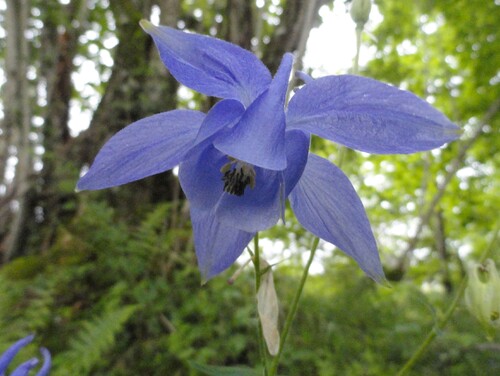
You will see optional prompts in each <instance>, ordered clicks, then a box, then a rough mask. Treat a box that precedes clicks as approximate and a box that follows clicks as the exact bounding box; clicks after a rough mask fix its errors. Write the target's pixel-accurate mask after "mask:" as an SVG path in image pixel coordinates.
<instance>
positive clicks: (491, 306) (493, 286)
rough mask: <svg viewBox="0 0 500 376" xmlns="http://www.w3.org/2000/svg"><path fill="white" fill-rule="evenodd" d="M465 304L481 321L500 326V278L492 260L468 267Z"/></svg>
mask: <svg viewBox="0 0 500 376" xmlns="http://www.w3.org/2000/svg"><path fill="white" fill-rule="evenodd" d="M465 304H466V305H467V308H468V309H469V310H470V312H471V313H472V314H473V315H474V316H476V318H477V319H478V320H479V321H480V322H481V323H483V324H486V325H491V326H493V327H496V328H499V327H500V278H499V277H498V272H497V269H496V267H495V264H494V262H493V261H492V260H490V259H488V260H486V262H485V263H484V264H477V265H474V266H473V267H472V268H470V270H469V283H468V285H467V288H466V290H465Z"/></svg>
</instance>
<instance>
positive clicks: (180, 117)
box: [77, 110, 205, 190]
mask: <svg viewBox="0 0 500 376" xmlns="http://www.w3.org/2000/svg"><path fill="white" fill-rule="evenodd" d="M204 117H205V115H204V114H203V113H201V112H198V111H190V110H174V111H169V112H163V113H160V114H157V115H153V116H150V117H147V118H144V119H141V120H139V121H136V122H135V123H132V124H131V125H129V126H127V127H126V128H124V129H122V130H121V131H119V132H118V133H116V134H115V135H114V136H113V137H111V139H110V140H109V141H108V142H107V143H106V144H105V145H104V146H103V147H102V149H101V150H100V151H99V153H98V154H97V156H96V158H95V161H94V163H93V164H92V166H91V167H90V170H89V171H88V172H87V173H86V174H85V175H84V176H83V177H82V178H81V179H80V181H79V182H78V184H77V189H79V190H84V189H91V190H93V189H102V188H108V187H113V186H116V185H121V184H125V183H129V182H131V181H134V180H139V179H142V178H144V177H146V176H150V175H154V174H157V173H160V172H163V171H167V170H169V169H171V168H173V167H175V166H176V165H178V164H179V163H180V162H181V161H182V159H183V158H184V156H185V154H186V152H187V151H188V150H189V148H190V147H191V146H193V142H194V140H195V139H196V135H197V134H198V130H199V128H200V124H201V123H202V121H203V119H204Z"/></svg>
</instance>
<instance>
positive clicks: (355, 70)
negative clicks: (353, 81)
mask: <svg viewBox="0 0 500 376" xmlns="http://www.w3.org/2000/svg"><path fill="white" fill-rule="evenodd" d="M362 33H363V26H356V56H354V66H353V67H352V74H358V73H359V52H360V51H361V35H362Z"/></svg>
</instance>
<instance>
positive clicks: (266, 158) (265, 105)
mask: <svg viewBox="0 0 500 376" xmlns="http://www.w3.org/2000/svg"><path fill="white" fill-rule="evenodd" d="M292 64H293V55H291V54H285V56H283V60H282V62H281V65H280V67H279V69H278V72H277V73H276V76H275V78H274V80H273V82H272V83H271V86H270V87H269V90H267V91H265V92H264V93H263V94H262V95H260V96H259V97H258V98H257V99H256V100H255V102H253V103H252V104H251V105H250V107H248V109H247V111H246V112H245V114H244V115H243V117H242V119H241V121H240V122H239V123H238V124H237V125H236V126H235V127H234V131H233V132H231V133H228V134H224V135H223V136H221V137H219V138H217V139H216V140H215V142H214V145H215V147H216V148H217V149H219V150H220V151H222V152H224V153H225V154H227V155H230V156H232V157H234V158H237V159H239V160H241V161H245V162H248V163H251V164H253V165H255V166H259V167H262V168H265V169H269V170H284V169H285V168H286V156H285V112H284V104H285V96H286V92H287V87H288V80H289V78H290V70H291V69H292Z"/></svg>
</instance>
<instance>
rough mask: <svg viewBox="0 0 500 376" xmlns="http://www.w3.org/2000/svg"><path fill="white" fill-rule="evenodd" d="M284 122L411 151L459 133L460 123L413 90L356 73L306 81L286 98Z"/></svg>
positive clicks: (352, 142)
mask: <svg viewBox="0 0 500 376" xmlns="http://www.w3.org/2000/svg"><path fill="white" fill-rule="evenodd" d="M287 126H288V127H289V128H298V129H302V130H304V131H307V132H310V133H314V134H317V135H318V136H321V137H324V138H327V139H329V140H332V141H335V142H338V143H340V144H342V145H345V146H348V147H350V148H353V149H357V150H361V151H365V152H368V153H380V154H396V153H413V152H417V151H424V150H430V149H434V148H436V147H439V146H441V145H443V144H445V143H446V142H450V141H453V140H455V139H457V138H458V137H459V133H458V130H459V129H458V128H457V127H456V126H455V125H454V124H453V123H452V122H451V121H450V120H448V119H447V118H446V116H444V115H443V114H442V113H441V112H439V111H438V110H436V109H434V108H433V107H432V106H431V105H430V104H428V103H427V102H425V101H423V100H422V99H420V98H418V97H417V96H415V95H414V94H412V93H410V92H407V91H403V90H400V89H398V88H396V87H393V86H390V85H386V84H384V83H381V82H379V81H376V80H373V79H370V78H365V77H358V76H349V75H346V76H328V77H323V78H319V79H317V80H314V81H311V82H309V83H307V84H306V85H305V86H304V87H303V88H302V89H301V90H299V91H298V92H297V94H296V95H295V96H294V97H293V98H292V99H291V100H290V104H289V107H288V113H287Z"/></svg>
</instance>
